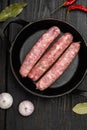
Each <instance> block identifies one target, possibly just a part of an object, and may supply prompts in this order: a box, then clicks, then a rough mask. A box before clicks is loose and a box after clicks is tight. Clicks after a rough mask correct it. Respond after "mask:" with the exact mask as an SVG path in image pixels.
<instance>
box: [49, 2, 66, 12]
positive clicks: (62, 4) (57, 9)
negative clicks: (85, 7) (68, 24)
mask: <svg viewBox="0 0 87 130" xmlns="http://www.w3.org/2000/svg"><path fill="white" fill-rule="evenodd" d="M63 6H64V3H63V4H62V5H60V6H58V7H57V8H56V9H54V10H53V11H52V12H51V14H53V13H54V12H56V11H57V10H59V9H60V8H61V7H63Z"/></svg>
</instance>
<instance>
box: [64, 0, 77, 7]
mask: <svg viewBox="0 0 87 130" xmlns="http://www.w3.org/2000/svg"><path fill="white" fill-rule="evenodd" d="M75 1H76V0H67V1H65V2H64V3H63V6H69V5H71V4H73V3H74V2H75Z"/></svg>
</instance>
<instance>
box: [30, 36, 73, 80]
mask: <svg viewBox="0 0 87 130" xmlns="http://www.w3.org/2000/svg"><path fill="white" fill-rule="evenodd" d="M72 40H73V36H72V34H70V33H65V34H64V35H63V36H61V37H60V38H59V40H58V41H57V42H56V43H55V44H54V45H53V46H52V47H51V48H50V49H49V51H48V52H47V53H46V54H45V55H44V56H43V57H42V58H41V59H40V61H39V62H38V63H37V64H36V65H35V66H34V67H33V68H32V70H31V71H30V72H29V74H28V77H29V78H31V79H32V80H33V81H36V80H38V79H39V78H40V76H41V75H42V74H43V73H44V72H45V71H46V70H47V69H48V68H49V67H50V66H51V65H52V64H53V63H54V62H55V61H56V60H57V58H59V56H60V55H61V54H62V53H63V51H64V50H65V49H66V48H67V47H68V46H69V45H70V43H71V42H72Z"/></svg>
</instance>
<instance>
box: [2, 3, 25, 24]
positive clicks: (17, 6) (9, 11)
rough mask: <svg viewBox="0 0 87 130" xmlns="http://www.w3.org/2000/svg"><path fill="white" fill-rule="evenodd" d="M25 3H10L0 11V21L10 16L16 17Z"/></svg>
mask: <svg viewBox="0 0 87 130" xmlns="http://www.w3.org/2000/svg"><path fill="white" fill-rule="evenodd" d="M26 5H27V4H26V3H24V2H19V3H14V4H10V5H9V6H7V7H6V8H5V9H3V10H2V11H1V12H0V22H3V21H5V20H7V19H9V18H11V17H16V16H17V15H19V14H20V13H21V12H22V10H23V8H24V7H25V6H26Z"/></svg>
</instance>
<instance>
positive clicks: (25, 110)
mask: <svg viewBox="0 0 87 130" xmlns="http://www.w3.org/2000/svg"><path fill="white" fill-rule="evenodd" d="M18 111H19V113H20V114H21V115H22V116H30V115H31V114H32V113H33V111H34V105H33V103H32V102H31V101H29V100H24V101H22V102H21V103H20V104H19V107H18Z"/></svg>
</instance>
